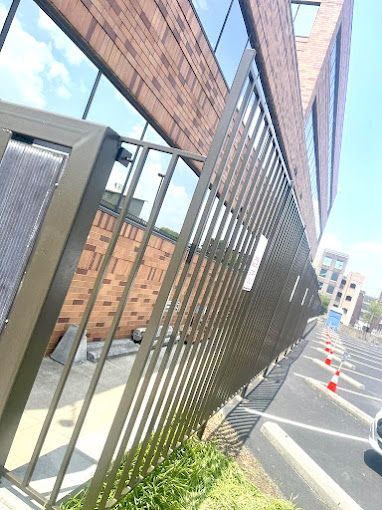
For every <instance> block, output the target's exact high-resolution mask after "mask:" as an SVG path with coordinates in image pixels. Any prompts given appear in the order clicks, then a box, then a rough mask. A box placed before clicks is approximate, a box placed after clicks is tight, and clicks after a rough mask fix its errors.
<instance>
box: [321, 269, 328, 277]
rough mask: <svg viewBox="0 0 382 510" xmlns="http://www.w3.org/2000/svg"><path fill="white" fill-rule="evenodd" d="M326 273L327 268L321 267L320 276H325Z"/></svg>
mask: <svg viewBox="0 0 382 510" xmlns="http://www.w3.org/2000/svg"><path fill="white" fill-rule="evenodd" d="M327 274H328V270H327V269H321V271H320V276H326V275H327Z"/></svg>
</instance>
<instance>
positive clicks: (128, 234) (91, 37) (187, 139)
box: [0, 0, 353, 348]
mask: <svg viewBox="0 0 382 510" xmlns="http://www.w3.org/2000/svg"><path fill="white" fill-rule="evenodd" d="M352 7H353V2H352V0H322V1H321V2H313V1H312V2H310V1H304V2H298V1H293V2H292V3H290V2H288V1H287V0H274V2H268V1H265V0H264V1H255V0H240V1H239V0H232V1H228V0H225V1H222V2H214V1H211V2H200V1H197V0H195V1H194V2H191V1H189V0H176V1H172V2H169V1H166V0H144V1H143V2H133V1H131V0H112V1H111V0H110V1H106V0H46V1H42V0H41V1H40V0H38V1H36V2H34V1H32V0H21V1H20V2H11V1H10V0H0V29H2V31H1V36H0V48H1V49H0V73H1V75H2V76H5V75H6V76H8V77H9V79H8V80H2V81H1V84H0V98H1V99H3V100H6V101H11V102H15V103H20V104H24V105H27V106H32V107H37V108H41V109H44V110H48V111H53V112H56V113H60V114H65V115H69V116H72V117H77V118H83V119H88V120H89V121H92V122H98V123H101V124H105V125H109V126H111V127H112V128H113V129H115V130H116V131H117V132H119V133H121V134H123V135H125V136H131V137H134V138H141V139H145V140H149V141H154V142H158V143H161V144H171V145H175V146H178V147H180V148H182V149H186V150H192V151H194V152H197V153H200V154H205V153H207V151H208V149H209V146H210V143H211V140H212V137H213V134H214V131H215V127H216V123H217V121H218V119H219V118H220V116H221V113H222V111H223V108H224V104H225V100H226V97H227V94H228V91H229V88H230V86H231V84H232V81H233V78H234V75H235V72H236V69H237V66H238V64H239V61H240V58H241V55H242V53H243V50H244V49H245V48H246V47H247V46H252V47H253V48H254V49H255V50H256V52H257V55H256V63H257V66H258V69H259V72H260V76H261V81H262V84H263V88H264V92H265V95H266V98H267V103H268V106H269V109H270V113H271V117H272V120H273V124H274V126H275V130H276V134H277V137H278V140H279V142H280V145H281V149H282V152H283V156H284V158H285V161H286V163H287V166H288V169H289V172H290V176H291V178H292V179H293V182H294V187H295V192H296V197H297V201H298V205H299V208H300V211H301V215H302V218H303V222H304V223H305V228H306V234H307V237H308V241H309V245H310V250H311V257H313V256H314V254H315V251H316V248H317V243H318V240H319V238H320V236H321V234H322V231H323V229H324V226H325V224H326V221H327V218H328V214H329V212H330V209H331V206H332V204H333V201H334V198H335V195H336V191H337V179H338V161H339V153H340V146H341V135H342V124H343V115H344V107H345V97H346V84H347V74H348V64H349V48H350V36H351V20H352ZM165 163H166V162H165V161H164V160H162V159H161V158H155V157H153V160H152V161H151V164H150V165H149V171H148V173H147V175H144V176H143V177H142V181H141V182H140V183H139V185H138V188H137V192H136V196H135V198H136V200H137V201H139V203H140V204H143V206H142V207H140V208H138V212H137V213H136V214H139V216H137V215H133V214H131V215H129V216H128V217H127V218H126V224H125V227H124V229H123V233H122V236H121V238H120V240H119V242H118V246H117V249H116V251H115V253H114V259H113V263H112V265H111V267H110V269H109V274H108V276H107V278H105V280H104V282H103V283H104V285H103V289H102V299H100V300H99V301H98V302H97V304H96V306H95V308H94V312H93V314H92V317H91V320H90V322H89V325H88V335H89V338H90V339H101V338H103V337H104V335H105V333H106V331H107V329H108V327H109V326H110V323H111V320H112V317H113V314H114V310H115V307H116V304H117V303H118V299H119V297H120V294H121V292H122V288H123V285H124V282H125V281H126V274H127V273H128V271H129V268H130V267H131V264H132V260H133V256H134V251H135V250H136V249H137V246H138V244H139V243H140V241H141V239H142V236H143V228H142V225H144V224H145V221H146V220H147V219H148V214H149V212H150V207H151V205H152V203H153V201H154V199H155V195H156V192H157V190H158V186H159V184H160V182H161V169H162V168H163V167H164V165H165ZM198 172H199V168H198V166H197V165H194V166H189V165H187V164H186V163H184V164H183V165H182V166H181V167H180V168H179V170H177V172H176V173H175V176H174V182H173V183H172V185H171V186H170V189H169V198H168V200H167V201H165V203H164V206H163V211H162V212H161V214H160V216H159V218H158V222H157V228H156V233H155V235H153V236H152V238H151V239H150V249H151V252H150V256H149V257H145V260H144V262H143V265H142V268H141V270H140V272H139V277H138V279H137V281H136V284H135V290H134V293H133V295H132V296H131V297H130V299H129V302H128V306H127V307H126V310H125V314H124V317H123V320H122V322H121V324H120V328H119V330H118V336H119V337H126V336H129V335H130V334H131V331H132V330H133V329H134V328H136V327H138V326H145V325H146V323H147V322H148V318H149V316H150V312H151V310H152V307H153V304H154V302H155V299H156V295H157V293H158V288H159V287H160V285H161V282H162V279H163V276H164V273H165V271H166V267H167V265H168V261H169V259H170V257H171V254H172V250H173V242H174V239H175V238H176V236H177V233H178V232H179V230H180V226H181V223H182V221H183V218H184V216H185V212H186V210H187V206H188V204H189V202H190V200H191V196H192V193H193V191H194V189H195V186H196V182H197V176H198ZM127 180H128V174H127V170H126V168H124V167H122V166H121V165H119V164H118V163H116V164H115V167H114V169H113V172H112V175H111V177H110V179H109V183H108V187H107V192H108V193H107V194H106V196H105V200H104V202H103V203H102V204H101V206H100V210H99V212H98V213H97V216H96V217H95V219H94V222H93V227H92V230H91V232H90V235H89V238H88V241H87V244H86V246H85V248H84V251H83V254H82V256H81V259H80V262H79V265H78V268H77V271H76V274H75V276H74V279H73V281H72V285H71V287H70V290H69V292H68V295H67V298H66V301H65V304H64V306H63V308H62V311H61V313H60V317H59V319H58V323H57V326H56V328H55V331H54V335H53V337H52V340H51V344H50V348H52V347H53V346H54V345H55V343H56V342H57V340H58V339H59V338H60V336H61V335H62V334H63V333H64V332H65V330H66V328H67V325H68V324H71V323H74V324H76V323H77V322H78V320H79V318H80V317H81V314H82V313H83V310H84V307H85V304H86V300H87V297H88V295H89V291H90V289H91V288H92V285H93V283H94V280H95V276H96V274H97V269H98V268H99V264H100V261H101V259H102V256H103V254H104V253H105V249H106V247H107V244H108V241H109V240H110V232H111V229H112V227H113V224H114V221H115V216H116V212H117V211H118V207H119V204H120V201H119V200H118V199H116V193H120V194H121V196H122V195H123V190H124V188H125V185H126V182H127ZM110 196H113V200H112V202H110Z"/></svg>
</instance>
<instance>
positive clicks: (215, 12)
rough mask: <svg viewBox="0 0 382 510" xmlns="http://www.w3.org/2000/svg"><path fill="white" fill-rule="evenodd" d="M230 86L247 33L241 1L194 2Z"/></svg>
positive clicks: (200, 0) (203, 0) (244, 46)
mask: <svg viewBox="0 0 382 510" xmlns="http://www.w3.org/2000/svg"><path fill="white" fill-rule="evenodd" d="M192 5H193V7H194V10H195V12H196V14H197V15H198V17H199V20H200V23H201V25H202V26H203V29H204V32H205V34H206V36H207V39H208V41H209V43H210V45H211V48H212V50H213V51H214V53H215V56H216V59H217V61H218V63H219V66H220V69H221V71H222V73H223V75H224V77H225V79H226V82H227V85H228V86H229V87H230V86H231V85H232V82H233V79H234V77H235V73H236V70H237V68H238V65H239V63H240V59H241V56H242V54H243V51H244V50H245V48H246V47H247V44H248V40H249V39H248V33H247V29H246V26H245V23H244V18H243V14H242V12H241V8H240V4H239V0H230V1H228V0H221V1H219V0H192Z"/></svg>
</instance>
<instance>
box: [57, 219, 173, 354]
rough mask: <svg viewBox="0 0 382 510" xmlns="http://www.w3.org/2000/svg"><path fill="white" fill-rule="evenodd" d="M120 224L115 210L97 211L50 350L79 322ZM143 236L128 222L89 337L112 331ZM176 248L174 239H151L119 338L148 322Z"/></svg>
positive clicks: (124, 316) (127, 307) (92, 315)
mask: <svg viewBox="0 0 382 510" xmlns="http://www.w3.org/2000/svg"><path fill="white" fill-rule="evenodd" d="M114 223H115V217H114V216H112V215H111V214H108V213H106V212H102V211H98V212H97V215H96V217H95V220H94V222H93V226H92V228H91V230H90V233H89V236H88V239H87V243H86V245H85V248H84V250H83V252H82V255H81V258H80V261H79V264H78V268H77V270H76V273H75V275H74V278H73V281H72V283H71V286H70V288H69V291H68V294H67V296H66V299H65V303H64V305H63V307H62V310H61V313H60V316H59V319H58V321H57V324H56V327H55V329H54V332H53V335H52V338H51V340H50V343H49V347H48V350H49V351H51V350H52V348H53V347H54V345H55V344H56V343H57V341H58V339H59V338H60V337H61V336H62V335H63V334H64V333H65V331H66V329H67V327H68V325H69V324H79V321H80V318H81V317H82V314H83V312H84V310H85V306H86V302H87V299H88V297H89V294H90V292H91V289H92V288H93V285H94V281H95V279H96V276H97V273H98V269H99V267H100V263H101V260H102V258H103V255H104V254H105V251H106V249H107V246H108V243H109V240H110V237H111V232H112V229H113V226H114ZM142 237H143V230H142V229H140V228H138V227H134V226H133V225H130V224H129V223H125V225H124V226H123V228H122V232H121V236H120V238H119V240H118V242H117V246H116V248H115V250H114V253H113V258H112V260H111V262H110V265H109V270H108V273H107V276H106V278H105V279H104V281H103V285H102V287H101V290H100V293H99V297H98V299H97V302H96V304H95V306H94V310H93V313H92V314H91V317H90V321H89V324H88V338H89V339H91V340H100V339H102V338H104V337H105V336H106V334H107V331H108V329H109V327H110V325H111V322H112V320H113V316H114V314H115V311H116V308H117V305H118V302H119V300H120V297H121V294H122V291H123V287H124V285H125V283H126V279H127V276H128V274H129V271H130V269H131V266H132V263H133V261H134V259H135V255H136V251H137V249H138V246H139V244H140V242H141V240H142ZM173 250H174V244H173V243H172V242H171V241H167V240H165V239H162V238H160V237H158V236H154V235H153V236H152V237H151V238H150V241H149V247H148V250H147V253H146V255H145V257H144V261H143V264H142V266H141V268H140V270H139V272H138V275H137V278H136V281H135V286H134V292H132V293H131V296H130V298H129V300H128V304H127V306H126V309H125V312H124V314H123V317H122V320H121V323H120V325H119V327H118V330H117V337H118V338H125V337H128V336H130V335H131V332H132V330H133V329H135V328H137V327H142V326H145V325H146V324H147V322H148V318H149V316H150V313H151V310H152V307H153V305H154V303H155V300H156V296H157V294H158V291H159V288H160V285H161V282H162V279H163V275H164V273H165V271H166V269H167V266H168V263H169V260H170V258H171V255H172V253H173Z"/></svg>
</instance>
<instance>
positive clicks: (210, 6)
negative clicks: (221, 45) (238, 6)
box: [192, 0, 231, 48]
mask: <svg viewBox="0 0 382 510" xmlns="http://www.w3.org/2000/svg"><path fill="white" fill-rule="evenodd" d="M192 3H193V6H194V8H195V11H196V12H197V14H198V16H199V19H200V21H201V23H202V25H203V28H204V31H205V32H206V35H207V37H208V40H209V41H210V44H211V47H212V48H215V45H216V43H217V40H218V38H219V34H220V32H221V29H222V27H223V23H224V20H225V17H226V15H227V12H228V9H229V6H230V4H231V0H193V1H192Z"/></svg>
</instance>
